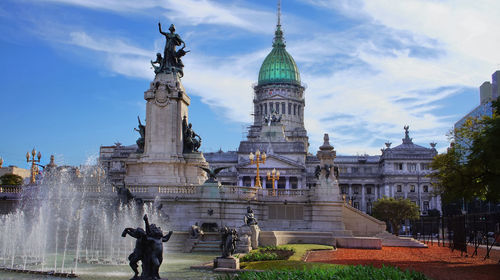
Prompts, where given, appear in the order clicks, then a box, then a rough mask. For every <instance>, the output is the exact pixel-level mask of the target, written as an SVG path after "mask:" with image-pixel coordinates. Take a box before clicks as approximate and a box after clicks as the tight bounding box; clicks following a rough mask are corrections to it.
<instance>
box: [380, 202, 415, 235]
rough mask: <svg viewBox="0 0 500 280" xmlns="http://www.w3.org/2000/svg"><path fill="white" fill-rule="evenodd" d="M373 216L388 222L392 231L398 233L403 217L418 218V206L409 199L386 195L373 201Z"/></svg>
mask: <svg viewBox="0 0 500 280" xmlns="http://www.w3.org/2000/svg"><path fill="white" fill-rule="evenodd" d="M372 215H373V217H375V218H377V219H379V220H382V221H385V222H388V223H389V224H390V225H391V227H392V229H393V233H394V234H396V235H399V229H400V228H401V222H402V221H403V220H405V219H409V220H418V219H419V218H420V209H419V207H418V206H417V205H416V204H415V203H413V202H411V201H410V200H409V199H402V198H398V199H395V198H393V197H386V196H384V197H383V198H381V199H379V200H377V201H375V202H374V203H373V208H372Z"/></svg>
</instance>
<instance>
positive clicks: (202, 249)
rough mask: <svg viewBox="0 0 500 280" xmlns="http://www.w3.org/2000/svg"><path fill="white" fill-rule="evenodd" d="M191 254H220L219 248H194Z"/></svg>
mask: <svg viewBox="0 0 500 280" xmlns="http://www.w3.org/2000/svg"><path fill="white" fill-rule="evenodd" d="M192 252H220V248H218V247H217V248H213V247H195V248H193V251H192Z"/></svg>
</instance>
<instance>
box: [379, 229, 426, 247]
mask: <svg viewBox="0 0 500 280" xmlns="http://www.w3.org/2000/svg"><path fill="white" fill-rule="evenodd" d="M376 237H377V238H380V239H382V246H385V247H414V248H427V245H425V244H424V243H422V242H419V241H417V240H415V239H413V238H411V237H400V236H396V235H393V234H390V233H388V232H382V233H379V234H377V235H376Z"/></svg>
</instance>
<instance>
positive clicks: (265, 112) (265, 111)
mask: <svg viewBox="0 0 500 280" xmlns="http://www.w3.org/2000/svg"><path fill="white" fill-rule="evenodd" d="M264 115H267V104H266V103H264Z"/></svg>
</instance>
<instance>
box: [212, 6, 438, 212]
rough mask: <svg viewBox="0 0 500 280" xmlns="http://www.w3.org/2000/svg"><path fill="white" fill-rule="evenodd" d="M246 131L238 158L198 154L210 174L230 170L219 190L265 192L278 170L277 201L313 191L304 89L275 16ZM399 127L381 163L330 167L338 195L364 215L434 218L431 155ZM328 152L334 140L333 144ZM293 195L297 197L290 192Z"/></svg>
mask: <svg viewBox="0 0 500 280" xmlns="http://www.w3.org/2000/svg"><path fill="white" fill-rule="evenodd" d="M253 104H254V109H253V111H254V112H253V124H252V125H251V126H250V128H249V130H248V134H247V139H246V140H245V141H241V142H240V145H239V148H238V150H237V151H229V152H223V151H219V152H215V153H205V154H204V155H205V158H206V159H207V161H208V162H209V164H210V166H212V167H213V168H216V167H222V166H230V168H228V169H226V170H224V171H223V172H221V173H220V174H219V176H218V178H219V180H220V181H221V183H222V184H224V185H238V186H248V187H255V186H257V185H258V183H260V184H261V186H262V188H264V189H268V190H270V189H272V183H271V182H270V181H269V180H268V179H267V176H266V174H267V173H268V172H272V170H278V171H279V172H280V177H279V179H278V180H277V183H276V185H275V187H276V188H277V189H278V193H283V194H287V195H289V194H291V193H294V192H297V193H300V190H303V189H311V188H314V187H315V186H316V185H317V184H318V179H317V178H316V176H315V169H316V167H317V166H318V165H319V160H318V158H317V157H316V156H315V155H313V154H311V153H309V151H308V148H309V142H308V136H307V131H306V129H305V127H304V107H305V105H306V103H305V87H304V85H303V84H302V83H301V79H300V71H299V68H298V67H297V64H296V63H295V60H294V59H293V57H292V56H291V55H290V53H288V52H287V50H286V44H285V39H284V35H283V30H282V27H281V23H280V19H279V16H278V24H277V26H276V31H275V35H274V40H273V45H272V50H271V52H270V53H269V54H268V55H267V56H266V58H265V59H264V62H263V63H262V66H261V67H260V71H259V75H258V82H257V84H256V85H255V86H254V99H253ZM408 129H409V128H408V127H405V138H404V139H403V141H402V144H401V145H399V146H397V147H394V148H390V143H387V144H386V145H387V147H386V148H385V149H382V154H381V155H374V156H369V155H360V156H342V155H339V156H337V157H336V159H335V165H336V170H338V173H339V174H338V182H339V186H340V191H341V194H342V195H343V197H344V198H345V200H346V201H350V203H351V204H352V206H353V207H355V208H357V209H359V210H362V211H363V212H366V213H371V208H372V205H373V202H375V201H376V200H377V199H379V198H381V197H383V196H390V197H402V198H409V199H410V200H412V201H413V202H415V203H416V204H417V205H419V206H420V209H421V212H422V214H423V215H426V214H427V211H428V210H430V209H437V210H439V211H441V200H440V198H439V197H436V196H433V194H432V187H431V182H430V178H428V177H427V176H426V175H427V174H429V173H430V170H429V163H430V162H431V161H432V159H433V158H434V156H435V155H436V154H437V151H436V149H435V148H434V146H435V144H433V143H431V146H430V147H429V148H426V147H422V146H419V145H416V144H413V142H412V139H411V138H409V131H408ZM333 144H334V140H333ZM257 151H259V152H261V153H263V152H265V153H266V156H267V160H266V161H265V163H260V165H259V176H260V181H261V182H257V180H256V176H257V168H256V164H252V162H251V160H250V159H249V155H250V153H252V154H255V153H256V152H257ZM295 190H296V191H295Z"/></svg>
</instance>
